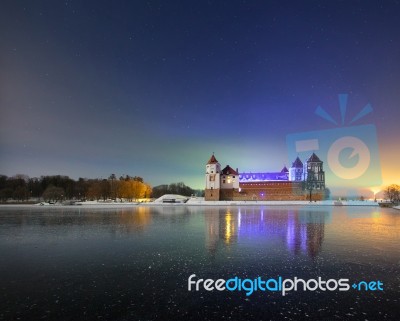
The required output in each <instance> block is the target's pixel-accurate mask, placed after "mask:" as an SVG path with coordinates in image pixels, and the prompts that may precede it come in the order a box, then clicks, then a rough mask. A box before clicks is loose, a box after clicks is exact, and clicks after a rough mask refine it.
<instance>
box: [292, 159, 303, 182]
mask: <svg viewBox="0 0 400 321" xmlns="http://www.w3.org/2000/svg"><path fill="white" fill-rule="evenodd" d="M303 173H304V169H303V162H302V161H301V160H300V158H299V157H298V156H297V158H296V159H295V161H294V162H293V163H292V167H290V168H289V181H302V180H303V179H304V175H303Z"/></svg>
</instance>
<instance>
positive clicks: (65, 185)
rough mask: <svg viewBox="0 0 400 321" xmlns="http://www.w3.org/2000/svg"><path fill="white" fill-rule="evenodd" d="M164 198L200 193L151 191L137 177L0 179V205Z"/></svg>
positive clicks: (182, 188)
mask: <svg viewBox="0 0 400 321" xmlns="http://www.w3.org/2000/svg"><path fill="white" fill-rule="evenodd" d="M164 194H180V195H185V196H191V195H198V196H201V195H202V191H199V190H193V189H191V188H190V187H189V186H186V185H185V184H184V183H173V184H169V185H160V186H157V187H154V188H153V189H152V187H151V186H150V185H149V184H147V183H145V182H144V181H143V178H142V177H140V176H129V175H125V176H121V177H119V178H117V177H116V175H115V174H111V175H110V176H109V177H108V178H107V179H102V178H100V179H99V178H96V179H87V178H79V179H78V180H74V179H72V178H70V177H68V176H62V175H53V176H41V177H40V178H37V177H34V178H30V177H29V176H27V175H15V176H12V177H7V176H5V175H0V202H7V201H10V200H14V201H18V202H22V201H27V200H29V199H42V200H45V201H61V200H72V199H75V200H107V199H114V200H122V199H124V200H128V201H133V200H137V199H141V198H151V197H152V198H158V197H160V196H162V195H164Z"/></svg>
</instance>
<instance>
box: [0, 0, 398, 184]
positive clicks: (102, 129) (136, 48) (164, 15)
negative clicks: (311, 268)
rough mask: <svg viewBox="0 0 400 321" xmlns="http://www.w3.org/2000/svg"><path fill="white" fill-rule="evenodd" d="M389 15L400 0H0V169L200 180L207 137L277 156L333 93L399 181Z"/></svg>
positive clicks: (261, 160) (333, 111) (263, 167)
mask: <svg viewBox="0 0 400 321" xmlns="http://www.w3.org/2000/svg"><path fill="white" fill-rule="evenodd" d="M399 31H400V2H399V1H101V0H97V1H14V0H13V1H2V2H1V5H0V173H1V174H5V175H8V176H11V175H15V174H18V173H23V174H27V175H29V176H31V177H34V176H40V175H51V174H63V175H68V176H70V177H72V178H75V179H76V178H78V177H87V178H95V177H99V178H100V177H103V178H107V177H108V176H109V175H110V174H111V173H115V174H116V175H117V176H120V175H125V174H128V175H132V176H133V175H138V176H142V177H143V178H144V179H145V181H147V182H149V183H150V184H151V185H153V186H155V185H158V184H162V183H172V182H179V181H183V182H185V183H186V184H187V185H190V186H191V187H193V188H204V172H205V163H206V162H207V160H208V159H209V158H210V156H211V154H212V153H213V152H215V156H216V157H217V159H218V160H219V161H220V163H221V165H222V166H225V165H226V164H229V165H230V166H231V167H233V168H236V167H238V168H239V171H253V172H256V171H279V170H280V169H281V168H282V167H283V166H284V165H288V166H289V165H290V164H291V162H292V161H293V159H290V160H289V159H288V150H287V146H286V135H288V134H292V133H301V132H307V131H319V130H325V129H333V128H339V127H340V126H342V124H341V123H340V121H338V123H339V125H335V124H333V123H330V122H328V121H326V120H324V119H322V118H321V117H319V116H318V115H316V114H315V110H316V108H317V106H321V107H322V108H323V109H325V110H326V111H327V112H328V113H329V114H330V115H331V116H332V117H333V118H334V119H336V120H340V110H339V102H338V95H339V94H342V93H347V94H348V95H349V96H348V97H349V98H348V106H347V116H346V117H348V119H351V118H352V117H354V116H355V115H356V114H357V113H358V112H359V111H360V110H361V109H362V108H363V107H364V106H365V105H367V104H368V103H370V104H371V106H372V108H373V112H371V113H369V114H368V115H366V116H365V117H363V118H361V119H360V120H358V121H357V123H355V124H357V125H362V124H374V125H376V128H377V136H378V143H379V151H380V152H379V156H380V160H381V165H382V175H383V184H386V185H387V184H389V183H400V169H399V168H400V167H399V158H400V151H399V136H400V126H399V121H400V106H399V102H400V43H399V38H400V34H399ZM323 160H324V159H323ZM327 185H328V186H329V180H327Z"/></svg>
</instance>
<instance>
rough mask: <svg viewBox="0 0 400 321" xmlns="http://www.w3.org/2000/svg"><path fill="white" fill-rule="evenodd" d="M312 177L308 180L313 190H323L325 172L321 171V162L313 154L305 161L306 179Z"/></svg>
mask: <svg viewBox="0 0 400 321" xmlns="http://www.w3.org/2000/svg"><path fill="white" fill-rule="evenodd" d="M309 175H313V177H312V178H310V179H309V180H311V181H312V184H313V189H316V190H324V189H325V172H324V169H323V162H322V161H321V160H320V159H319V157H318V156H317V155H315V153H312V155H311V156H310V157H309V158H308V159H307V177H308V176H309Z"/></svg>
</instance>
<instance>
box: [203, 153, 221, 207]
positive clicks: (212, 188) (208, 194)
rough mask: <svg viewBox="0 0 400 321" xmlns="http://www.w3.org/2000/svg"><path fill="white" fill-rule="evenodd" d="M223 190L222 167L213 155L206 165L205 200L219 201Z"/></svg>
mask: <svg viewBox="0 0 400 321" xmlns="http://www.w3.org/2000/svg"><path fill="white" fill-rule="evenodd" d="M220 188H221V165H220V163H218V161H217V159H216V158H215V156H214V153H213V154H212V156H211V158H210V159H209V161H208V162H207V164H206V188H205V193H204V198H205V200H206V201H219V198H220Z"/></svg>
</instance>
